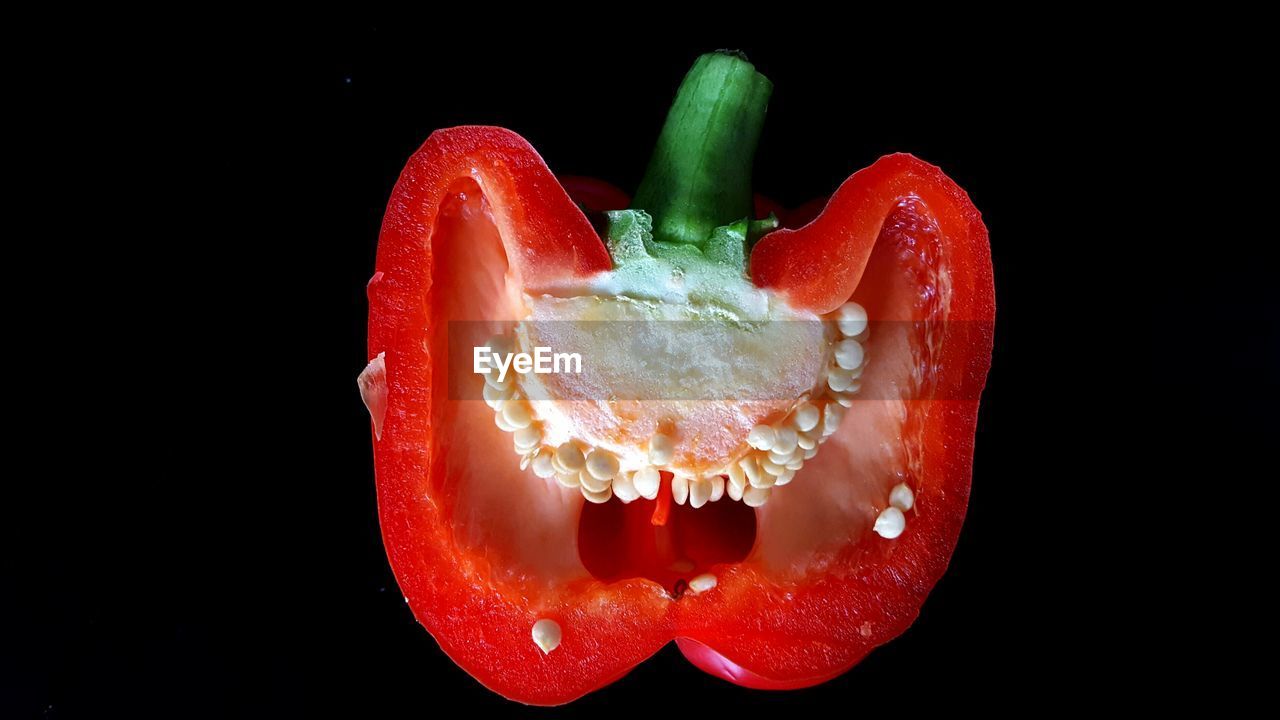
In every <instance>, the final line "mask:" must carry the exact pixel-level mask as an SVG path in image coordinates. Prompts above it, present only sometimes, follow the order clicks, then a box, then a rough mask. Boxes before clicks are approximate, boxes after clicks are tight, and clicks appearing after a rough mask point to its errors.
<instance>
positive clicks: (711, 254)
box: [606, 51, 778, 272]
mask: <svg viewBox="0 0 1280 720" xmlns="http://www.w3.org/2000/svg"><path fill="white" fill-rule="evenodd" d="M772 91H773V84H772V83H771V82H769V80H768V78H766V77H765V76H763V75H761V74H760V73H758V72H756V69H755V67H754V66H753V65H752V64H751V63H749V62H747V60H746V57H745V56H743V55H742V54H741V53H731V52H725V51H720V52H714V53H708V54H706V55H703V56H701V57H699V58H698V59H697V60H696V61H695V62H694V64H693V68H692V69H691V70H689V73H688V74H687V75H686V76H685V78H684V81H683V82H682V83H681V84H680V89H679V90H677V91H676V98H675V101H674V102H673V103H672V105H671V110H670V111H669V112H668V114H667V120H666V123H665V124H664V125H663V128H662V133H661V135H660V136H659V137H658V142H657V145H656V146H655V147H654V151H653V156H652V157H651V158H650V160H649V167H648V169H647V170H646V171H645V175H644V179H643V180H641V182H640V187H639V188H638V189H637V190H636V194H635V198H634V199H633V200H632V203H631V209H630V210H618V211H613V212H610V213H608V218H609V230H608V238H607V241H606V244H607V245H608V247H609V252H610V254H611V255H612V256H613V261H614V264H615V265H621V264H625V263H627V262H628V261H632V260H636V259H639V258H645V257H647V258H654V259H662V260H667V261H670V262H672V263H673V264H676V265H679V266H689V265H691V264H698V263H714V264H717V265H722V266H725V267H728V268H733V269H736V270H737V271H738V272H745V271H746V258H747V254H748V251H749V250H750V248H751V246H752V245H753V244H754V243H755V240H757V239H758V238H759V237H760V236H761V235H763V234H764V233H766V232H768V231H770V230H772V229H774V228H776V227H777V225H778V222H777V219H776V218H775V217H773V216H772V215H770V216H769V217H768V218H766V219H763V220H752V219H751V215H752V206H753V200H752V194H751V167H752V163H753V162H754V159H755V150H756V145H757V143H758V142H759V140H760V130H761V128H762V127H763V125H764V115H765V109H766V108H767V106H768V103H769V95H770V94H771V93H772Z"/></svg>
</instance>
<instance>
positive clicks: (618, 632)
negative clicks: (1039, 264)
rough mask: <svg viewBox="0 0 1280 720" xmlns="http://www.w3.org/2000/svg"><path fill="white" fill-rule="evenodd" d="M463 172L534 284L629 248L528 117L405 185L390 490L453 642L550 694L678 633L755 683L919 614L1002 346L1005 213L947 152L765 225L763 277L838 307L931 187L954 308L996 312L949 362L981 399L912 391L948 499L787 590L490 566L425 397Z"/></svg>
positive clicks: (394, 558)
mask: <svg viewBox="0 0 1280 720" xmlns="http://www.w3.org/2000/svg"><path fill="white" fill-rule="evenodd" d="M460 178H461V179H467V178H470V179H472V180H474V181H476V182H478V183H479V185H480V187H481V189H482V190H483V192H484V194H485V196H486V199H487V200H488V202H489V206H490V207H491V209H492V213H493V216H494V220H495V223H496V224H497V226H498V228H499V230H500V231H501V232H502V234H503V237H504V238H508V237H511V238H517V243H518V247H517V249H516V252H515V253H514V256H511V248H510V247H508V253H509V261H510V262H511V266H512V269H513V270H514V271H515V273H516V274H517V276H518V277H519V278H521V279H522V280H523V282H524V284H525V286H526V287H530V286H536V285H537V284H539V283H541V282H546V281H550V280H554V279H555V278H556V277H557V274H558V273H571V274H578V275H589V274H591V273H594V272H598V271H600V270H604V269H607V268H608V267H609V259H608V255H607V252H606V251H605V249H604V246H603V244H602V243H601V241H600V239H599V237H598V236H597V235H596V234H595V232H594V231H593V230H592V229H591V227H590V225H589V223H588V222H587V220H586V218H585V217H584V216H583V214H582V212H581V211H580V210H579V209H578V207H577V206H575V205H574V203H573V202H572V201H571V200H570V198H569V196H568V195H567V194H566V192H565V190H564V189H563V188H562V187H561V185H560V184H559V183H557V182H556V180H555V178H554V177H553V176H552V175H551V173H550V171H549V170H548V169H547V167H546V165H545V163H543V161H542V159H541V158H540V157H538V155H537V153H536V152H535V151H534V150H533V148H532V147H530V146H529V145H528V144H527V143H526V142H525V141H524V140H523V139H521V138H520V137H519V136H517V135H515V134H514V133H511V132H510V131H507V130H503V129H501V128H488V127H463V128H454V129H450V130H442V131H438V132H436V133H434V134H433V135H432V136H431V137H430V138H429V139H428V140H427V142H426V143H425V144H424V145H423V146H422V148H421V149H419V151H418V152H417V153H416V154H415V155H414V156H413V157H412V158H411V159H410V161H409V163H408V165H407V166H406V168H405V170H404V172H403V174H402V176H401V178H400V181H399V182H398V183H397V185H396V188H395V190H394V191H393V193H392V197H391V201H390V203H389V205H388V209H387V215H386V217H385V219H384V222H383V228H382V233H381V236H380V238H379V245H378V260H377V273H376V274H375V281H373V282H371V283H370V288H369V302H370V325H369V332H370V334H369V356H370V358H373V357H375V356H376V355H377V354H378V353H381V352H385V353H386V366H387V380H388V396H389V400H388V410H387V414H386V417H385V420H384V425H383V432H382V437H381V439H380V440H377V441H375V466H376V472H377V489H378V507H379V516H380V520H381V526H382V532H383V539H384V543H385V545H386V548H387V554H388V558H389V559H390V562H391V565H392V569H393V570H394V572H395V575H396V578H397V580H398V582H399V583H400V587H401V590H402V591H403V592H404V595H405V597H406V599H407V601H408V602H409V604H410V607H411V608H412V610H413V612H414V614H415V616H416V617H417V618H418V620H419V621H420V622H421V623H422V624H423V625H424V626H425V627H426V628H427V629H428V630H429V631H430V632H431V633H432V635H433V636H434V637H435V639H436V640H437V641H438V642H439V643H440V646H441V648H443V649H444V651H445V652H446V653H448V655H449V656H450V657H451V658H452V659H453V660H454V661H455V662H457V663H458V665H459V666H461V667H462V668H464V669H465V670H466V671H467V672H469V673H471V674H472V675H473V676H474V677H476V679H477V680H479V681H480V682H481V683H483V684H484V685H485V686H487V687H489V688H491V689H493V690H495V691H496V692H499V693H501V694H502V695H504V696H506V697H508V698H511V699H513V700H518V701H521V702H525V703H531V704H542V705H550V704H559V703H563V702H568V701H570V700H573V699H575V698H577V697H580V696H581V695H583V694H585V693H587V692H590V691H591V690H593V689H596V688H598V687H601V686H603V685H606V684H608V683H610V682H612V681H614V680H616V679H618V678H620V677H621V676H622V675H625V674H626V672H627V671H629V670H630V668H632V667H633V666H634V665H636V664H638V663H639V662H641V661H643V660H644V659H645V658H647V657H648V656H649V655H651V654H653V653H654V652H656V651H657V650H658V649H659V648H660V647H661V646H662V645H664V644H666V643H667V642H669V641H671V640H673V639H677V640H678V643H679V647H680V649H681V651H682V652H683V653H684V654H685V655H686V657H688V658H689V659H690V660H691V661H692V662H693V663H694V664H695V665H697V666H698V667H700V668H702V669H703V670H706V671H707V672H710V673H712V674H715V675H717V676H720V677H724V678H725V679H728V680H730V681H732V682H736V683H738V684H741V685H745V686H747V687H756V688H764V689H785V688H795V687H804V686H808V685H814V684H818V683H821V682H824V681H826V680H828V679H830V678H832V677H835V676H837V675H839V674H841V673H843V672H845V671H846V670H848V669H849V668H850V667H852V666H853V665H854V664H856V663H857V662H858V661H859V660H861V659H862V658H863V657H864V656H865V655H866V654H867V653H868V652H870V650H872V649H873V648H875V647H876V646H878V645H880V644H882V643H884V642H887V641H888V640H890V639H892V638H893V637H895V636H897V635H898V634H900V633H901V632H902V631H903V630H905V629H906V627H907V626H909V625H910V624H911V622H912V621H913V620H914V619H915V617H916V616H917V614H918V612H919V608H920V606H921V604H922V603H923V601H924V599H925V596H926V595H927V594H928V592H929V590H930V589H931V588H932V587H933V585H934V584H935V583H936V582H937V580H938V578H939V577H940V576H941V575H942V573H943V571H944V570H945V569H946V566H947V563H948V562H949V559H950V556H951V553H952V550H953V549H954V546H955V542H956V539H957V536H958V534H959V531H960V526H961V523H962V521H963V518H964V513H965V508H966V505H967V500H968V492H969V481H970V473H971V463H972V456H973V436H974V427H975V422H976V415H977V401H976V398H977V397H978V395H979V393H980V391H981V388H982V385H983V384H984V382H985V377H986V372H987V369H988V367H989V364H990V355H991V321H992V320H993V319H994V293H993V290H992V279H991V264H990V252H989V246H988V243H987V235H986V229H985V227H984V226H983V225H982V222H981V219H980V217H979V215H978V212H977V210H976V209H975V208H974V207H973V205H972V204H971V203H970V202H969V201H968V198H967V196H965V194H964V193H963V191H962V190H960V189H959V188H958V187H957V186H956V185H955V184H954V183H953V182H951V181H950V180H949V179H948V178H946V176H945V175H943V174H942V173H941V171H939V170H938V169H937V168H934V167H933V166H930V165H927V164H925V163H923V162H921V161H919V160H917V159H915V158H913V157H910V156H907V155H894V156H889V157H886V158H883V159H881V160H880V161H879V162H877V163H876V164H875V165H873V166H871V167H870V168H868V169H866V170H863V171H861V172H859V173H857V174H855V175H854V176H852V177H851V178H850V179H849V180H848V181H846V182H845V183H844V184H843V185H842V186H841V188H840V189H839V190H838V191H837V192H836V193H835V195H834V196H833V197H832V199H831V200H830V203H829V204H828V205H827V207H826V209H825V211H823V212H822V213H821V215H820V216H818V217H817V219H816V220H814V221H813V222H812V223H810V224H808V225H806V226H805V227H802V228H799V229H797V230H779V231H776V232H774V233H771V234H770V235H767V236H765V237H764V238H762V239H761V241H760V242H759V243H758V244H757V246H756V248H755V251H754V252H753V254H752V257H751V269H750V271H751V275H752V277H753V279H754V280H755V282H756V283H757V284H759V285H762V286H765V287H770V288H773V289H775V290H776V291H778V292H780V293H783V294H784V295H786V296H787V297H788V299H789V300H790V301H791V302H793V303H795V304H797V305H803V306H805V307H810V308H813V309H815V310H819V311H822V312H825V311H829V310H831V309H834V307H836V306H838V305H839V304H840V303H841V302H843V301H844V300H845V299H847V298H848V297H849V296H850V294H851V293H852V291H853V289H854V287H856V286H857V283H858V279H859V278H860V276H861V273H862V269H863V268H862V266H861V265H859V263H860V262H861V263H863V264H865V262H866V259H867V257H868V256H869V255H870V253H871V248H872V246H873V244H874V243H875V241H876V239H877V236H878V234H879V231H880V225H881V223H882V222H883V220H884V218H885V216H886V215H887V214H888V212H889V209H890V208H892V207H893V205H894V204H895V203H896V202H897V200H898V199H900V198H902V197H906V196H916V197H919V198H921V199H922V200H924V201H925V203H927V204H928V207H929V210H930V212H931V213H932V215H933V216H934V218H935V219H936V221H937V224H938V227H939V229H940V230H941V233H942V237H943V241H944V249H945V251H946V253H947V255H948V262H949V264H950V267H951V268H952V270H953V272H952V278H953V284H954V290H955V291H954V293H953V301H952V305H951V317H952V318H953V319H972V320H978V321H981V322H976V323H962V324H960V325H959V326H956V327H958V328H959V329H958V331H957V332H958V334H957V335H955V336H952V337H950V338H949V339H948V341H947V343H946V344H945V345H944V346H943V350H942V355H941V357H940V358H938V363H937V365H938V367H939V375H938V377H937V387H938V388H939V390H940V392H939V395H941V396H944V397H955V398H972V399H971V400H970V399H963V400H931V401H927V400H921V401H915V402H913V403H912V406H911V409H910V412H911V416H912V417H913V418H914V419H915V420H917V421H919V422H920V424H921V426H922V428H923V432H922V450H921V452H922V458H923V466H922V467H923V472H924V473H925V474H926V475H927V476H928V477H929V478H930V479H931V482H932V483H934V484H933V485H931V501H930V502H929V503H925V504H921V505H919V506H918V507H917V510H916V511H914V512H913V514H912V517H911V522H910V528H911V531H910V532H909V533H906V534H904V535H903V536H902V537H900V538H898V539H897V540H895V541H886V540H883V539H881V538H879V537H878V536H875V535H869V536H868V537H867V538H866V539H864V540H863V541H861V542H860V543H859V546H860V549H862V550H864V552H862V553H861V554H860V555H859V556H858V557H857V559H856V560H853V559H851V560H849V561H848V563H849V564H848V565H847V566H846V567H841V566H837V567H835V568H833V571H832V572H829V573H827V574H825V575H823V576H820V577H816V578H811V579H809V580H807V581H805V582H803V583H801V584H799V585H794V586H789V587H787V588H786V591H785V598H784V597H783V595H782V593H783V591H782V590H781V589H780V588H779V587H778V586H777V585H776V584H775V583H774V582H773V581H772V579H771V578H768V577H765V576H764V575H762V574H761V573H762V571H761V570H760V569H759V568H757V567H754V566H751V565H747V564H737V565H730V566H723V567H721V568H720V569H719V570H718V571H717V577H718V585H717V587H716V588H715V589H713V590H711V591H708V592H705V593H702V594H699V595H696V596H693V595H686V596H685V597H683V598H682V599H681V600H680V601H679V602H673V601H671V600H670V598H669V597H668V596H667V595H666V593H665V592H664V591H662V590H661V589H660V588H658V587H657V585H656V584H654V583H652V582H650V581H647V580H644V579H640V578H636V579H631V580H625V581H621V582H617V583H613V584H610V585H607V586H606V585H602V584H600V583H583V584H582V586H581V587H572V588H564V589H562V592H560V593H559V595H557V598H558V599H557V603H558V604H556V605H554V606H552V607H551V608H548V606H547V604H546V603H545V602H543V603H542V604H540V605H539V606H538V607H534V604H533V603H532V602H531V601H530V599H529V598H528V597H526V596H524V595H523V594H522V593H520V592H516V591H513V589H512V588H499V587H494V586H493V585H492V584H490V583H488V582H486V578H485V576H484V573H483V567H482V564H481V563H478V562H476V561H475V559H474V558H469V557H466V556H465V553H462V552H460V551H459V550H458V549H457V548H456V547H455V546H454V545H453V544H452V540H451V535H450V532H449V518H448V517H447V514H446V513H445V512H444V511H443V510H444V509H443V507H442V506H441V505H440V504H438V503H437V502H436V500H435V499H434V498H433V497H431V494H430V487H431V482H430V481H431V477H432V473H433V472H435V471H436V469H437V468H436V464H434V463H432V462H431V461H430V456H431V450H432V448H433V444H432V437H433V428H432V426H431V417H432V414H431V413H430V412H427V411H423V409H424V408H430V407H431V403H432V386H431V377H432V375H431V367H430V366H431V361H430V359H429V358H428V357H427V354H426V353H423V352H422V345H421V337H422V334H421V333H422V331H423V328H424V327H427V326H428V325H429V323H430V322H431V319H430V317H429V313H428V310H427V308H428V307H429V306H430V303H431V297H432V293H433V292H434V291H435V289H433V288H432V287H431V277H432V275H431V258H432V246H431V241H430V240H431V231H432V228H433V227H434V222H435V214H436V211H437V208H439V206H440V205H441V202H443V201H444V199H445V198H446V197H447V196H448V195H449V194H450V192H453V191H456V188H457V187H458V185H457V182H456V181H457V180H458V179H460ZM585 182H586V184H588V185H591V184H592V183H598V181H585ZM575 183H577V184H578V187H577V188H575V189H578V190H579V192H580V193H581V181H580V179H575V180H574V181H570V182H569V183H568V184H569V185H570V186H571V187H572V186H574V185H575ZM610 188H611V186H607V184H603V183H600V184H598V185H595V186H593V187H590V188H588V190H589V191H588V192H586V193H583V195H582V197H581V198H580V201H581V202H583V204H584V205H585V206H586V207H588V208H589V209H592V210H598V209H611V208H609V207H608V206H609V205H614V204H616V203H618V202H619V201H620V200H621V199H625V195H624V194H622V193H621V192H620V191H618V192H611V190H610ZM451 189H452V190H451ZM612 190H613V191H616V188H614V189H612ZM602 203H603V205H604V206H601V204H602ZM620 206H621V205H620ZM809 212H811V210H810V211H809ZM862 546H865V548H863V547H862ZM844 571H848V572H844ZM547 616H551V617H554V618H555V619H557V620H558V621H559V622H560V623H561V625H562V627H571V628H578V629H580V628H590V629H591V632H589V633H583V632H571V633H566V634H565V638H564V640H563V641H562V643H561V645H560V647H559V648H557V649H556V650H555V651H554V652H552V653H551V654H550V655H544V654H543V653H541V651H540V650H538V649H537V647H536V646H535V645H534V644H533V642H532V641H531V640H530V637H529V631H530V628H531V627H532V624H533V622H534V621H535V620H537V619H538V618H539V617H547Z"/></svg>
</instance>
